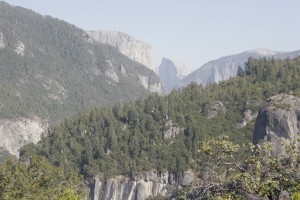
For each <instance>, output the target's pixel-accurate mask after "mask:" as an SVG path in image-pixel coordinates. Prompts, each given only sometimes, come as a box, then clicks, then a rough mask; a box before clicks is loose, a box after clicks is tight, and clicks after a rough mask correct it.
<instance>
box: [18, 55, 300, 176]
mask: <svg viewBox="0 0 300 200" xmlns="http://www.w3.org/2000/svg"><path fill="white" fill-rule="evenodd" d="M245 68H246V69H245V71H243V70H239V71H238V77H236V78H233V79H230V80H228V81H224V82H220V84H212V85H208V86H207V87H205V88H203V87H202V86H201V85H197V84H194V83H192V84H190V85H189V86H187V87H186V88H184V89H182V90H179V91H176V90H173V91H172V92H171V93H170V94H169V95H168V96H159V95H157V94H152V95H151V96H150V97H149V98H146V99H139V100H137V101H135V102H134V103H131V104H115V105H114V106H113V107H107V108H95V109H94V110H92V111H91V112H89V113H81V114H78V115H76V116H73V117H71V118H68V119H65V121H64V122H63V123H62V124H61V125H59V126H57V127H54V128H53V129H51V130H49V134H48V136H46V137H44V138H43V139H42V141H41V142H40V143H39V144H38V145H35V146H34V145H27V146H26V147H25V148H24V149H23V151H22V152H21V157H22V159H24V160H26V158H27V157H29V156H31V155H33V154H38V155H42V156H45V157H46V158H47V159H49V160H50V162H52V163H53V164H54V165H56V166H61V167H64V168H65V170H67V171H68V170H71V169H75V170H77V171H80V173H82V174H83V175H84V176H85V177H86V178H92V177H93V176H94V175H96V174H98V175H99V174H101V175H104V176H106V177H109V176H114V175H119V174H124V175H131V174H134V173H137V172H141V171H147V170H151V169H157V170H169V171H170V172H175V173H179V174H180V173H182V172H183V171H184V170H186V169H188V168H192V169H194V168H196V165H197V163H196V162H195V161H194V160H195V159H196V158H197V151H198V148H199V146H198V144H199V141H200V140H201V139H204V138H207V137H209V136H217V135H221V134H226V135H228V136H229V137H230V140H232V141H234V142H237V143H239V144H242V143H249V142H251V139H252V132H253V127H254V123H253V121H249V122H248V124H247V125H246V126H243V127H242V126H240V125H239V124H240V122H241V121H242V120H243V113H244V112H245V111H246V110H250V111H252V113H255V112H257V111H258V109H259V108H261V107H262V106H263V104H264V101H265V99H266V98H267V97H269V96H271V95H274V94H277V93H283V92H284V93H293V94H294V95H296V96H299V95H300V83H299V81H298V80H299V77H300V57H297V58H295V59H292V60H291V59H286V60H274V59H260V60H255V59H253V58H250V59H249V60H248V62H247V63H246V67H245ZM241 127H242V128H241Z"/></svg>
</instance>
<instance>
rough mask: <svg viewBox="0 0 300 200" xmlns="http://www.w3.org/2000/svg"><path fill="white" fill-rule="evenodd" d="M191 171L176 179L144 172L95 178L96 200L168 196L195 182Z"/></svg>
mask: <svg viewBox="0 0 300 200" xmlns="http://www.w3.org/2000/svg"><path fill="white" fill-rule="evenodd" d="M194 177H195V175H194V173H193V172H192V171H190V170H188V171H186V172H184V173H183V175H182V176H181V177H176V176H175V175H174V174H172V173H168V172H161V173H158V172H156V171H151V172H144V173H141V174H138V175H134V176H133V177H131V178H129V177H125V176H117V177H114V178H110V179H107V180H100V178H98V177H96V178H95V184H94V188H93V194H92V198H93V199H94V200H144V199H146V198H148V197H156V196H158V195H163V196H166V195H167V196H168V195H171V194H172V192H173V191H174V190H175V189H176V188H178V187H179V188H181V187H184V186H188V185H189V184H191V183H192V182H193V181H194Z"/></svg>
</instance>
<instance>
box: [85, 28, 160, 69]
mask: <svg viewBox="0 0 300 200" xmlns="http://www.w3.org/2000/svg"><path fill="white" fill-rule="evenodd" d="M87 33H88V34H89V35H90V36H91V37H92V38H93V39H94V40H95V41H97V42H99V43H102V44H109V45H112V46H114V47H116V48H117V49H118V50H119V51H120V52H121V53H122V54H124V55H126V56H128V57H129V58H130V59H131V60H134V61H136V62H138V63H141V64H143V65H145V66H146V67H148V68H149V69H151V70H152V71H154V72H155V71H156V66H155V61H154V51H153V48H152V46H151V45H149V44H147V43H145V42H142V41H140V40H137V39H135V38H133V37H131V36H130V35H127V34H125V33H122V32H120V31H104V30H99V31H87Z"/></svg>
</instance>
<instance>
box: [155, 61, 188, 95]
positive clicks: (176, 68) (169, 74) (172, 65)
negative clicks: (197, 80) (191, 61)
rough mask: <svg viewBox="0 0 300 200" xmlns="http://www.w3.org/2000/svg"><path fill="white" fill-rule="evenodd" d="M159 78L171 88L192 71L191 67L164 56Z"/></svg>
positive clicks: (167, 87) (168, 88)
mask: <svg viewBox="0 0 300 200" xmlns="http://www.w3.org/2000/svg"><path fill="white" fill-rule="evenodd" d="M158 69H159V78H160V80H161V81H162V82H163V84H164V85H165V87H166V89H167V90H171V89H172V88H173V87H174V86H176V85H177V84H178V82H179V81H180V80H181V79H182V78H184V77H185V76H186V75H188V74H189V73H190V72H191V71H190V69H189V67H187V66H186V65H185V64H183V63H182V62H180V61H177V60H175V59H169V58H163V59H162V61H161V63H160V65H159V67H158Z"/></svg>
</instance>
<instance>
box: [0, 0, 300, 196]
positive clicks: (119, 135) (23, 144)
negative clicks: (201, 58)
mask: <svg viewBox="0 0 300 200" xmlns="http://www.w3.org/2000/svg"><path fill="white" fill-rule="evenodd" d="M298 55H300V51H295V52H275V51H271V50H267V49H256V50H252V51H247V52H243V53H240V54H236V55H231V56H225V57H222V58H219V59H217V60H214V61H210V62H208V63H207V64H205V65H204V66H202V67H201V68H199V69H198V70H196V71H194V72H190V71H189V70H188V68H187V67H186V66H185V65H184V64H182V63H180V62H178V61H175V60H176V59H169V58H163V59H162V62H161V64H160V66H159V71H157V70H156V73H159V77H160V79H161V81H162V82H164V85H165V87H166V89H167V90H168V92H169V94H163V95H162V94H161V91H162V84H161V82H160V80H159V77H158V76H157V74H155V69H156V68H155V65H153V63H154V59H153V49H152V47H151V46H150V45H148V44H145V43H144V42H141V41H138V40H136V39H134V38H132V37H131V36H128V35H127V34H124V33H121V32H116V31H113V32H109V31H96V32H89V31H88V32H86V31H83V30H82V29H80V28H77V27H75V26H74V25H71V24H69V23H66V22H64V21H62V20H59V19H55V18H52V17H49V16H41V15H39V14H37V13H35V12H33V11H30V10H28V9H23V8H20V7H14V6H10V5H8V4H6V3H4V2H0V71H1V73H0V189H1V190H0V199H53V200H61V199H93V200H128V199H129V200H145V199H147V198H151V199H156V200H161V199H179V198H184V199H203V197H205V199H211V197H220V198H221V196H220V195H223V194H224V195H223V196H222V197H229V196H230V197H231V196H232V195H238V197H239V198H236V197H235V196H234V197H233V199H253V200H254V199H260V197H262V198H263V197H266V196H270V194H272V195H273V194H275V195H277V196H278V195H279V193H280V192H281V191H283V190H284V192H287V193H289V194H288V195H290V196H291V195H292V193H293V192H296V193H297V192H298V191H299V190H298V189H299V184H300V177H298V176H294V175H295V174H298V173H299V171H300V168H299V166H300V159H299V157H297V156H298V155H299V153H297V154H296V153H293V155H292V156H291V158H294V161H295V162H294V161H293V162H292V164H289V163H288V162H290V161H291V160H292V159H289V161H286V160H287V159H286V158H287V157H284V159H281V158H280V159H277V160H276V158H274V157H270V156H271V155H270V154H269V153H265V152H263V154H264V155H265V156H266V157H260V155H259V153H261V149H260V148H258V151H256V152H254V153H251V155H248V154H249V151H248V150H249V149H244V147H245V144H248V143H250V142H251V141H252V142H253V143H254V144H257V143H258V142H261V141H262V140H266V139H267V140H268V141H270V142H271V143H272V145H273V147H275V148H276V149H275V150H276V153H278V154H281V153H282V154H285V153H288V152H289V151H287V149H286V148H285V147H292V148H291V149H295V148H296V146H292V145H293V143H294V142H295V145H296V144H297V143H298V141H297V137H296V136H297V135H299V132H300V130H299V126H298V125H299V123H300V121H299V119H300V114H299V113H300V98H299V97H297V96H300V83H299V78H300V56H298ZM249 57H253V59H249ZM262 57H266V58H267V59H261V58H262ZM271 57H272V59H269V58H271ZM287 57H289V58H287ZM294 57H295V58H294ZM273 58H274V59H273ZM277 58H284V59H277ZM239 67H240V68H239ZM237 71H238V72H239V73H238V75H237ZM235 76H236V77H235ZM231 77H233V78H231ZM229 78H231V79H230V80H227V81H223V80H226V79H229ZM191 81H194V82H197V83H200V84H202V85H205V87H203V86H202V85H199V84H197V83H190V82H191ZM212 82H217V83H219V84H209V83H212ZM181 84H182V85H183V86H185V85H186V84H188V85H187V86H186V87H183V88H181V89H178V90H172V88H174V87H179V86H181ZM152 92H154V93H152ZM287 94H292V95H287ZM225 135H227V136H225ZM41 136H42V137H41ZM212 138H213V139H212ZM214 139H219V140H220V142H214ZM206 140H208V142H207V143H206V144H205V143H203V142H205V141H206ZM227 142H230V143H227ZM284 145H286V146H284ZM297 145H298V144H297ZM240 147H242V148H243V149H244V151H242V152H240ZM214 149H217V151H214ZM227 149H228V150H227ZM245 150H246V151H245ZM250 150H251V151H255V148H253V147H252V146H251V147H250ZM224 152H225V154H224ZM299 152H300V145H299ZM9 153H10V154H13V155H15V156H16V157H17V158H18V159H19V160H17V159H16V162H11V161H7V162H6V163H1V161H3V160H5V158H6V157H7V156H10V155H8V154H9ZM201 153H204V154H205V155H202V157H201V155H200V154H201ZM228 153H229V154H228ZM232 153H234V155H233V154H232ZM230 154H231V155H230ZM236 154H239V155H236ZM214 156H217V157H218V156H220V157H219V158H218V159H216V160H215V161H212V159H211V158H214ZM248 156H250V157H249V159H244V158H248ZM224 159H226V160H224ZM235 159H236V160H235ZM255 159H260V160H259V161H260V162H253V161H255ZM267 159H271V160H267ZM227 160H228V161H229V162H227ZM245 160H246V161H245ZM235 161H236V163H235ZM269 161H270V162H269ZM275 161H276V162H275ZM256 163H257V164H256ZM210 164H211V165H210ZM222 164H223V165H222ZM229 165H230V169H229V168H228V166H229ZM268 165H269V166H268ZM257 166H258V167H257ZM261 166H264V167H261ZM265 167H266V168H265ZM268 167H273V169H274V170H270V172H268V171H265V169H268ZM52 168H53V169H52ZM227 169H228V170H230V171H226V170H227ZM271 169H272V168H271ZM291 169H292V173H291V174H290V173H287V172H289V171H291ZM251 170H258V171H254V172H253V173H252V174H251ZM224 172H225V173H224ZM266 172H267V173H266ZM278 172H282V173H281V174H278ZM220 174H222V175H221V176H220ZM283 175H284V176H283ZM215 176H217V178H214V177H215ZM259 176H260V177H259ZM220 177H221V178H220ZM261 177H262V178H261ZM266 177H267V178H268V179H266V180H265V178H266ZM269 177H271V178H269ZM282 177H283V178H282ZM212 178H213V179H212ZM220 179H222V180H220ZM223 180H224V181H223ZM249 180H250V184H248V183H249V182H248V181H249ZM269 180H271V182H270V181H269ZM290 180H292V181H290ZM203 183H204V184H206V183H207V184H208V187H206V186H205V185H204V184H203ZM236 183H238V184H236ZM270 183H271V185H275V189H274V190H273V186H271V188H270ZM273 183H274V184H273ZM201 184H202V185H201ZM203 185H204V186H203ZM236 185H237V186H236ZM241 186H242V187H241ZM244 186H245V187H244ZM277 186H278V187H277ZM218 187H222V190H223V191H222V190H217V193H216V188H218ZM205 191H207V192H208V193H207V194H206V195H202V194H201V193H203V192H205ZM219 191H222V193H219ZM269 191H271V192H269ZM273 191H275V192H273ZM228 192H230V193H228ZM272 192H273V193H272ZM298 194H299V195H300V193H298ZM214 195H215V196H214ZM248 196H250V197H251V198H248ZM169 197H170V198H169ZM246 197H247V198H246ZM252 197H253V198H252ZM270 199H280V198H277V197H276V198H270Z"/></svg>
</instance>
